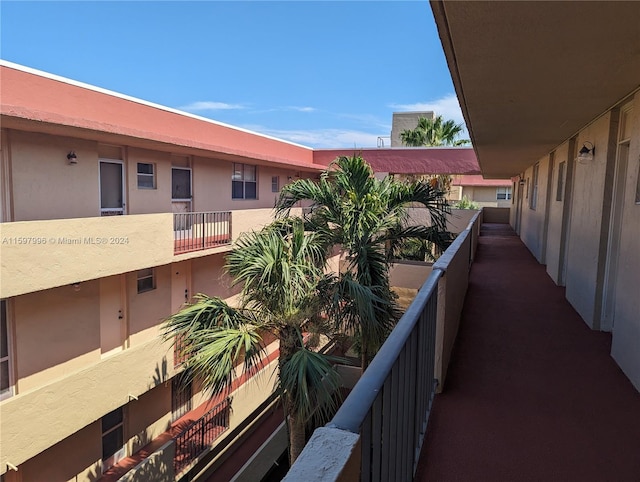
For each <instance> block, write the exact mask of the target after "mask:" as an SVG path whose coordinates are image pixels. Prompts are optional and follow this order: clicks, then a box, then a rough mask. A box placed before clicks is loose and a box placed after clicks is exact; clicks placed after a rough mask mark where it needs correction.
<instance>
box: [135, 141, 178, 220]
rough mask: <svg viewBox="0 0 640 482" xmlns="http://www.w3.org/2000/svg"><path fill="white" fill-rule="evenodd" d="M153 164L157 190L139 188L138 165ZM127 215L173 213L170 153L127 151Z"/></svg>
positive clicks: (141, 150)
mask: <svg viewBox="0 0 640 482" xmlns="http://www.w3.org/2000/svg"><path fill="white" fill-rule="evenodd" d="M139 162H143V163H147V164H153V165H154V169H155V178H156V188H155V189H140V188H138V163H139ZM126 170H127V174H126V180H127V200H128V202H127V207H128V209H127V213H128V214H150V213H170V212H171V155H170V154H169V153H168V152H160V151H151V150H145V149H136V148H128V149H127V165H126Z"/></svg>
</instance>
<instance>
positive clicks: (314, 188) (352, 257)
mask: <svg viewBox="0 0 640 482" xmlns="http://www.w3.org/2000/svg"><path fill="white" fill-rule="evenodd" d="M443 194H444V193H443V192H442V191H441V190H439V189H438V188H437V187H433V186H431V185H429V184H428V183H425V182H420V181H415V182H407V183H403V182H399V181H397V180H394V179H393V178H391V177H387V178H385V179H383V180H378V179H375V178H374V177H373V171H372V169H371V167H370V166H369V164H367V163H366V161H365V160H364V159H362V157H361V156H357V155H354V156H352V157H346V156H342V157H339V158H337V159H336V160H335V161H334V162H333V163H332V164H331V165H330V166H329V169H328V170H327V171H325V172H324V173H323V174H322V175H321V177H320V180H319V181H318V182H315V181H313V180H310V179H300V180H298V181H295V182H293V183H291V184H289V185H287V186H285V187H284V188H283V190H282V192H281V194H280V197H279V199H278V202H277V205H276V211H277V214H278V215H279V216H283V215H289V212H290V209H291V208H292V207H293V206H295V205H296V204H297V203H298V202H299V201H305V200H307V201H311V203H312V214H311V215H310V216H309V217H308V219H307V223H308V229H310V230H313V231H314V232H317V233H322V236H323V237H324V238H325V239H327V242H328V243H329V245H331V246H339V247H341V249H342V250H343V252H344V253H345V254H346V261H347V263H346V270H345V271H344V272H343V273H340V274H339V275H338V277H337V279H336V280H335V282H334V284H333V285H332V290H330V296H332V297H333V298H332V299H333V303H331V304H330V305H329V306H332V307H333V309H332V310H330V314H331V315H332V316H334V317H335V318H336V321H337V322H338V323H339V324H340V325H341V326H342V328H343V329H344V330H346V331H347V333H349V334H353V335H356V338H357V339H358V340H359V343H360V354H361V362H362V368H363V369H365V368H366V367H367V365H368V363H369V361H370V358H371V357H372V356H373V354H375V352H376V351H377V349H378V347H379V346H380V345H381V344H382V342H383V341H384V339H385V338H386V335H387V334H388V333H389V331H390V330H391V329H392V327H393V325H394V324H395V322H396V321H397V319H398V317H399V315H400V313H399V311H398V309H397V306H396V304H395V297H394V295H393V293H392V291H391V288H390V286H389V277H388V271H389V266H390V261H391V259H392V257H393V255H394V254H395V253H397V251H398V249H399V246H400V244H401V242H402V241H403V240H405V239H408V238H417V239H424V240H429V241H432V242H433V243H434V244H436V245H437V246H439V247H441V248H442V249H444V248H446V246H447V244H448V243H449V242H450V239H449V235H448V233H446V217H445V216H446V213H447V212H448V205H447V202H446V201H445V199H444V197H443ZM414 203H417V204H420V205H422V206H424V207H426V208H427V209H428V210H429V213H430V216H431V225H430V226H408V225H407V221H408V211H407V209H406V208H407V207H408V206H410V205H412V204H414Z"/></svg>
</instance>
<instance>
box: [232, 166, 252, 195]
mask: <svg viewBox="0 0 640 482" xmlns="http://www.w3.org/2000/svg"><path fill="white" fill-rule="evenodd" d="M231 198H232V199H258V181H257V178H256V166H251V165H249V164H237V163H234V164H233V174H232V176H231Z"/></svg>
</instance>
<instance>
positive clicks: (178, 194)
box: [171, 167, 191, 201]
mask: <svg viewBox="0 0 640 482" xmlns="http://www.w3.org/2000/svg"><path fill="white" fill-rule="evenodd" d="M171 198H172V199H173V200H174V201H175V200H191V169H189V168H184V167H172V168H171Z"/></svg>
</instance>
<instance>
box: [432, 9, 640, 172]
mask: <svg viewBox="0 0 640 482" xmlns="http://www.w3.org/2000/svg"><path fill="white" fill-rule="evenodd" d="M431 7H432V10H433V14H434V17H435V19H436V24H437V26H438V30H439V33H440V38H441V41H442V44H443V48H444V51H445V55H446V57H447V62H448V64H449V70H450V71H451V74H452V77H453V81H454V85H455V88H456V91H457V94H458V99H459V100H460V103H461V106H462V110H463V113H464V116H465V120H466V123H467V126H468V128H469V132H470V134H471V138H472V140H473V144H474V147H475V149H476V153H477V156H478V160H479V162H480V166H481V169H482V171H483V173H484V175H485V176H486V177H511V176H514V175H517V174H518V173H519V172H522V171H523V170H524V169H525V168H526V167H528V166H530V165H531V164H533V163H534V162H535V161H536V160H537V159H539V158H540V157H542V156H544V155H546V154H547V153H548V152H550V151H551V150H553V149H554V148H555V147H557V146H558V145H559V144H561V143H562V142H564V141H565V140H567V139H568V138H570V137H571V136H573V135H574V134H576V133H577V132H578V131H579V130H580V129H581V128H582V127H584V126H585V125H586V124H588V123H589V122H590V121H591V120H593V119H594V118H595V117H597V116H599V115H600V114H603V113H604V112H606V111H607V110H608V109H609V108H611V107H612V106H614V105H615V104H616V103H618V102H620V101H621V100H623V98H624V97H625V96H627V95H628V94H630V93H631V92H632V91H634V90H635V89H637V88H638V87H639V86H640V2H610V1H605V2H591V1H587V2H537V1H534V2H498V1H496V2H480V1H478V2H476V1H469V2H466V1H463V2H461V1H446V2H437V1H432V2H431Z"/></svg>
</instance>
